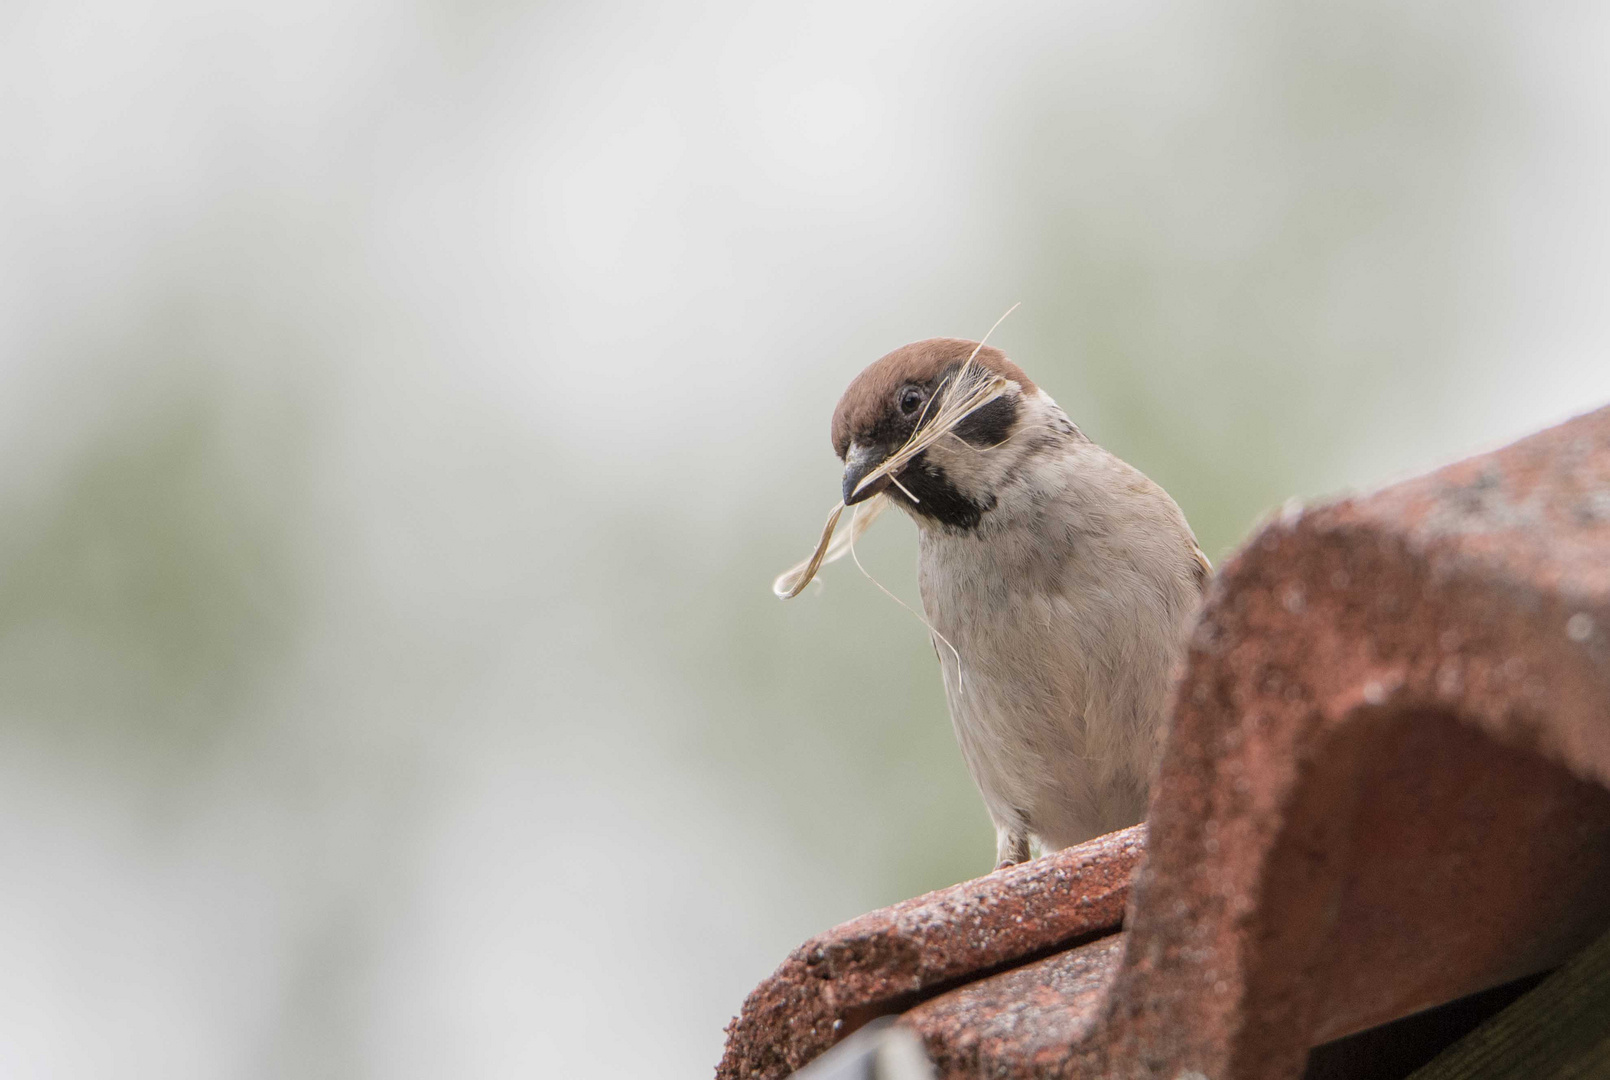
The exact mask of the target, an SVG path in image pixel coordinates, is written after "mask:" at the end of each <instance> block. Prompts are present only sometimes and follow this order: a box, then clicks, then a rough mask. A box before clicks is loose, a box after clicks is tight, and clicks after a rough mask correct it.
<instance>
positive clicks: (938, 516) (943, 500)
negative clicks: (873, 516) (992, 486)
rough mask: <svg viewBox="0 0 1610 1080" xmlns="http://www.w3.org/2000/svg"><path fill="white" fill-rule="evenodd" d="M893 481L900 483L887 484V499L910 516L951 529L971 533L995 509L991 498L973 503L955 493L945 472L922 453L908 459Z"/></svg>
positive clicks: (993, 500)
mask: <svg viewBox="0 0 1610 1080" xmlns="http://www.w3.org/2000/svg"><path fill="white" fill-rule="evenodd" d="M897 479H899V481H900V483H899V484H891V485H890V486H889V488H888V490H887V492H886V493H887V494H888V496H889V498H891V499H893V500H894V501H895V502H897V503H899V504H900V505H901V506H903V507H905V508H906V509H907V510H909V511H911V512H912V513H914V514H921V515H922V516H923V517H925V518H928V519H930V520H932V521H936V522H938V523H939V524H941V525H948V526H950V527H951V528H954V529H975V528H977V527H978V523H979V521H980V520H982V519H983V517H984V515H985V514H987V513H989V512H990V511H991V510H993V509H995V496H993V495H991V496H990V497H989V499H988V500H987V501H986V502H984V503H977V502H974V501H973V500H972V499H969V498H968V497H967V496H965V495H963V494H962V493H961V492H960V491H957V490H956V485H955V484H952V483H951V482H950V477H948V476H946V475H945V470H944V469H943V468H941V467H940V466H938V465H935V464H934V463H933V462H931V461H929V460H928V454H927V453H926V452H924V453H921V454H918V455H917V456H916V457H914V458H912V459H911V464H909V465H907V466H906V467H905V468H904V469H901V470H900V475H899V477H898V478H897ZM902 487H904V488H905V491H902V490H901V488H902ZM907 491H909V492H910V493H911V494H912V495H915V496H916V497H917V501H916V502H913V501H912V500H911V499H910V497H908V496H907V494H906V492H907Z"/></svg>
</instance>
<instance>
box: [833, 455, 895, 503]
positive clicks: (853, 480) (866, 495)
mask: <svg viewBox="0 0 1610 1080" xmlns="http://www.w3.org/2000/svg"><path fill="white" fill-rule="evenodd" d="M888 456H889V455H888V454H886V453H884V452H883V451H882V450H880V449H878V448H877V447H875V446H860V445H858V444H856V443H851V444H850V452H849V453H848V454H846V455H845V458H844V505H845V506H854V505H855V504H856V503H858V502H864V501H865V500H867V499H870V498H872V496H874V495H876V494H877V493H878V492H880V491H882V490H883V489H884V488H886V487H888V486H889V478H888V477H887V476H880V477H878V478H877V479H876V480H874V481H872V483H870V484H868V485H867V486H866V487H863V488H861V490H860V491H856V490H855V489H856V488H857V487H860V485H861V481H862V480H863V479H864V478H865V477H866V474H867V473H869V472H871V471H872V470H873V469H876V468H877V467H878V466H879V465H882V464H883V462H884V459H885V458H887V457H888Z"/></svg>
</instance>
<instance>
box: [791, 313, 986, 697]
mask: <svg viewBox="0 0 1610 1080" xmlns="http://www.w3.org/2000/svg"><path fill="white" fill-rule="evenodd" d="M1017 309H1018V305H1017V304H1013V305H1012V306H1011V307H1009V308H1007V309H1006V314H1005V315H1002V316H1001V317H1000V318H999V319H996V320H995V325H994V326H992V327H990V328H989V334H985V335H984V337H983V340H981V341H980V342H979V343H978V344H977V345H976V346H975V347H974V348H973V351H972V352H971V353H969V354H968V356H967V360H966V361H965V362H964V363H963V364H962V366H961V367H960V368H958V369H957V370H956V374H954V375H952V376H948V377H947V378H946V379H945V380H944V381H943V382H942V383H940V384H939V390H938V392H937V393H935V394H934V396H933V397H932V398H931V399H930V400H929V402H928V404H927V405H925V406H924V407H923V411H922V415H921V416H920V417H918V419H917V426H916V428H915V430H913V431H912V433H911V437H910V438H909V439H907V440H906V442H905V445H904V446H902V447H901V448H900V449H899V450H896V451H895V452H894V453H893V454H890V455H889V457H888V458H887V459H885V460H884V462H883V463H882V464H881V465H879V466H878V467H877V468H876V469H873V470H872V471H871V472H869V473H867V474H866V475H865V476H864V477H862V478H861V482H860V483H859V484H857V485H856V487H855V491H856V492H860V491H863V490H865V488H866V486H867V485H868V484H871V483H874V482H876V481H877V480H880V479H882V478H883V477H885V476H887V477H888V478H889V480H890V482H891V483H892V484H894V486H896V487H898V488H899V489H900V490H901V491H902V492H904V493H905V495H906V497H907V498H909V499H911V501H912V502H916V501H917V498H916V496H915V495H912V494H911V492H910V491H907V490H906V487H905V485H904V484H901V483H900V481H899V479H898V478H897V477H896V476H895V475H894V474H895V473H897V472H899V471H900V470H901V469H903V468H905V467H906V466H907V465H909V464H910V463H911V461H912V459H913V458H915V457H916V456H917V455H918V454H920V453H922V452H923V451H924V450H926V449H928V447H930V446H932V445H933V444H934V443H936V442H938V441H939V440H940V439H943V438H944V437H945V436H947V435H949V434H950V433H951V432H952V431H953V430H955V428H956V425H957V424H960V423H961V422H962V421H963V420H965V419H967V417H968V416H970V415H972V414H973V413H974V412H977V411H978V410H979V409H982V408H983V407H984V406H985V405H988V404H989V403H990V402H992V401H994V400H995V399H996V398H998V397H1000V396H1001V395H1002V394H1004V393H1006V379H1005V378H1003V377H1002V376H1000V375H994V374H992V373H990V372H988V371H986V370H984V369H981V368H979V367H977V366H976V365H975V364H974V363H973V361H974V360H976V359H977V358H978V352H979V350H980V349H982V348H983V347H984V342H986V341H988V340H989V338H990V334H993V333H995V330H996V328H997V327H999V326H1000V325H1001V323H1003V322H1005V321H1006V316H1007V315H1010V314H1012V312H1014V311H1016V310H1017ZM930 410H932V412H933V416H932V417H931V418H930V417H929V415H928V414H929V411H930ZM852 494H853V493H852ZM887 501H888V500H887V499H886V498H885V497H884V496H883V495H881V494H880V495H877V496H875V497H874V498H871V499H868V500H867V501H866V502H863V503H859V504H857V506H856V512H855V514H854V516H853V517H852V518H851V527H850V534H849V538H848V540H847V541H846V542H845V543H843V544H842V545H840V544H839V543H836V542H835V541H834V539H833V531H834V530H835V529H837V528H838V524H839V518H840V516H842V515H843V513H844V503H843V502H840V503H839V504H838V505H837V506H835V507H833V509H832V511H831V512H830V513H829V514H828V515H827V524H826V525H825V526H823V528H822V536H821V539H820V540H818V541H817V542H816V550H815V551H813V552H812V553H811V557H810V558H808V559H806V560H805V561H804V562H802V563H800V564H799V565H798V566H795V567H793V568H791V569H789V570H787V571H785V572H784V573H782V574H780V575H778V577H777V580H775V581H773V582H772V585H771V591H772V592H774V593H775V594H777V596H778V597H779V598H780V599H783V600H792V599H793V598H794V597H796V596H798V595H799V594H800V593H801V592H803V591H804V590H805V586H807V585H809V584H810V583H811V579H812V578H814V577H815V576H816V572H817V571H818V570H820V569H821V568H822V567H823V566H824V565H825V564H827V563H830V562H832V561H834V560H835V559H840V558H843V556H844V553H845V552H846V551H853V549H854V545H855V539H856V537H858V536H860V535H861V533H863V532H865V531H866V529H867V527H868V526H870V525H871V524H872V521H873V519H875V518H876V517H877V516H878V514H880V513H882V512H883V508H884V506H885V505H886V504H887ZM863 507H865V508H866V510H865V512H863V509H862V508H863ZM856 562H857V565H859V563H860V560H856ZM865 572H866V571H865V569H863V570H862V573H865ZM868 576H869V577H870V575H868ZM879 588H882V586H881V585H880V586H879ZM885 591H887V590H885ZM920 617H921V616H919V618H920ZM945 644H946V645H949V644H950V643H949V642H946V643H945ZM951 651H952V652H955V650H954V649H952V650H951ZM960 659H961V658H960V657H957V662H958V663H960ZM957 670H958V672H959V671H960V668H958V669H957Z"/></svg>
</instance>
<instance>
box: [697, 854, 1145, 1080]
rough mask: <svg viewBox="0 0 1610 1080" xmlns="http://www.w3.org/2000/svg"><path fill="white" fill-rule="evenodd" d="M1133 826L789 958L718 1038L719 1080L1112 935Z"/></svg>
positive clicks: (771, 1068) (942, 893)
mask: <svg viewBox="0 0 1610 1080" xmlns="http://www.w3.org/2000/svg"><path fill="white" fill-rule="evenodd" d="M1144 842H1145V827H1144V826H1139V825H1137V826H1135V827H1134V828H1130V829H1124V830H1122V831H1120V832H1116V833H1112V834H1111V835H1108V836H1103V837H1100V838H1098V839H1096V840H1092V841H1090V842H1089V843H1086V844H1080V845H1079V846H1077V847H1072V848H1069V849H1067V850H1066V851H1061V852H1057V853H1056V854H1054V855H1048V856H1046V857H1044V858H1041V859H1035V860H1034V861H1032V862H1029V863H1025V864H1023V865H1021V866H1014V867H1011V868H1009V869H1006V870H1000V871H997V872H995V873H993V874H989V875H987V876H985V877H981V878H977V879H975V880H973V881H967V882H963V883H962V884H960V885H953V886H951V887H950V888H948V889H940V890H938V891H937V892H931V893H929V894H927V895H926V896H919V897H917V898H916V899H914V900H906V901H904V902H902V903H899V904H895V905H894V906H892V907H887V908H883V909H882V910H879V911H874V912H871V913H870V914H867V915H863V916H861V917H860V918H858V919H854V920H852V921H850V922H847V923H845V924H843V925H842V926H839V927H837V928H835V929H833V930H830V931H828V932H827V933H825V934H822V935H821V936H819V937H816V938H812V939H811V940H810V941H807V942H806V943H805V944H804V945H801V946H800V947H799V948H797V949H795V950H794V951H793V953H791V954H790V955H789V957H788V959H786V960H784V961H783V963H782V965H781V966H780V967H778V969H777V971H776V973H775V974H773V975H772V976H771V977H770V978H769V979H767V980H766V981H765V982H763V983H761V984H760V985H759V986H758V987H756V988H755V990H754V992H753V993H751V994H750V995H749V998H748V1000H746V1001H745V1002H744V1007H743V1012H742V1014H741V1015H739V1016H738V1017H737V1018H736V1019H735V1020H733V1022H732V1023H731V1024H730V1025H728V1028H727V1050H726V1054H725V1055H724V1056H723V1057H722V1059H721V1064H720V1065H719V1066H718V1067H717V1069H716V1076H717V1077H718V1078H722V1080H737V1078H739V1077H743V1078H746V1080H748V1078H763V1080H771V1078H774V1077H783V1076H786V1075H788V1073H789V1072H791V1071H793V1070H794V1069H797V1068H799V1067H800V1066H801V1065H804V1064H805V1063H806V1062H807V1061H809V1060H810V1059H811V1058H813V1057H815V1056H816V1055H817V1054H820V1053H821V1052H822V1051H823V1050H826V1049H827V1048H828V1047H829V1046H831V1045H832V1044H833V1043H834V1042H836V1041H837V1040H838V1039H840V1038H842V1037H844V1036H845V1035H848V1034H849V1033H850V1032H851V1031H853V1030H855V1028H857V1027H859V1026H860V1025H861V1024H864V1023H866V1022H867V1021H868V1020H870V1019H872V1018H873V1017H875V1016H881V1015H885V1014H888V1013H898V1012H901V1011H903V1010H905V1009H907V1008H909V1007H910V1006H911V1005H913V1004H915V1003H917V1002H918V1001H920V1000H922V999H923V998H924V997H928V996H931V995H933V994H935V993H939V992H941V991H942V990H944V989H947V988H949V987H950V986H953V985H955V984H956V983H958V982H964V981H966V980H968V979H972V978H977V977H978V976H980V975H983V974H987V973H989V972H992V971H995V970H998V969H1000V968H1001V967H1003V966H1006V965H1010V964H1015V963H1022V962H1023V961H1025V960H1028V959H1032V958H1035V957H1038V956H1042V955H1044V954H1045V953H1046V952H1048V951H1052V950H1055V949H1058V948H1063V947H1066V946H1068V945H1069V944H1071V943H1074V942H1077V941H1080V940H1082V939H1086V938H1089V937H1091V936H1093V935H1099V934H1108V933H1112V932H1113V931H1114V930H1116V929H1117V928H1118V926H1119V924H1120V922H1121V921H1122V919H1123V913H1124V905H1125V904H1126V903H1127V901H1128V898H1129V882H1130V877H1131V875H1132V874H1133V872H1134V869H1135V865H1136V864H1137V863H1138V862H1139V859H1140V854H1141V851H1142V848H1143V846H1144Z"/></svg>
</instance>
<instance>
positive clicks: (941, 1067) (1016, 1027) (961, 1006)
mask: <svg viewBox="0 0 1610 1080" xmlns="http://www.w3.org/2000/svg"><path fill="white" fill-rule="evenodd" d="M1123 952H1124V935H1123V934H1122V933H1118V934H1112V935H1109V936H1107V937H1104V938H1100V939H1098V940H1096V941H1092V942H1091V943H1090V944H1088V945H1081V946H1078V947H1077V948H1073V949H1068V950H1066V951H1065V952H1060V953H1057V954H1056V955H1055V956H1050V957H1047V958H1046V959H1044V960H1040V961H1038V962H1036V963H1033V964H1026V965H1024V966H1023V967H1019V968H1013V969H1012V970H1011V971H1008V972H1004V973H1003V974H1000V975H995V976H992V977H990V978H987V979H980V980H978V981H977V982H972V983H968V984H967V985H966V986H963V987H960V988H959V989H956V990H952V991H951V992H950V993H948V994H942V995H941V996H939V997H936V998H934V999H933V1000H932V1001H927V1002H924V1003H923V1004H921V1005H918V1006H917V1007H916V1008H914V1009H912V1010H911V1011H910V1012H908V1013H906V1014H905V1015H904V1016H902V1017H901V1018H900V1023H902V1024H904V1025H906V1026H908V1027H910V1028H911V1029H912V1030H914V1031H916V1032H917V1034H918V1035H920V1036H922V1039H923V1044H924V1046H925V1047H926V1048H927V1050H928V1056H929V1057H930V1058H931V1059H932V1060H933V1063H934V1065H935V1066H936V1067H937V1068H938V1072H939V1075H940V1077H941V1078H942V1080H961V1078H963V1077H976V1076H992V1075H996V1074H997V1073H998V1072H999V1071H1000V1070H1001V1068H1002V1065H1003V1064H1007V1065H1009V1066H1011V1067H1012V1068H1013V1069H1014V1071H1013V1072H1012V1073H1011V1075H1018V1074H1019V1071H1021V1070H1022V1069H1025V1068H1027V1069H1033V1068H1035V1067H1044V1066H1047V1065H1051V1064H1053V1063H1056V1062H1060V1061H1061V1060H1062V1059H1064V1058H1065V1057H1066V1056H1067V1052H1068V1047H1070V1046H1072V1045H1074V1044H1075V1043H1077V1042H1079V1041H1080V1040H1081V1039H1083V1038H1084V1037H1085V1035H1086V1034H1088V1033H1089V1031H1090V1029H1091V1027H1092V1026H1093V1025H1094V1024H1095V1022H1096V1014H1097V1010H1098V1008H1099V1006H1100V1005H1101V1003H1102V1001H1103V999H1104V997H1105V991H1106V989H1107V986H1108V984H1109V983H1111V981H1112V975H1113V972H1114V971H1115V970H1116V969H1117V967H1118V961H1119V960H1120V959H1121V958H1122V956H1123Z"/></svg>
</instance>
